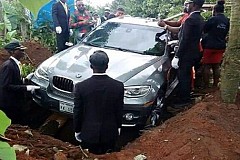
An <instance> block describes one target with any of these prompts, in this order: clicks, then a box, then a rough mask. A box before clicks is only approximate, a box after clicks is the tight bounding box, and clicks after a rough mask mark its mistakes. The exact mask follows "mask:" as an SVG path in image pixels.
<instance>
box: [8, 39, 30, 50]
mask: <svg viewBox="0 0 240 160" xmlns="http://www.w3.org/2000/svg"><path fill="white" fill-rule="evenodd" d="M4 49H6V50H9V51H13V50H16V49H20V50H25V49H27V47H25V46H23V45H22V44H20V42H19V41H16V40H14V41H12V42H10V43H8V44H7V45H6V46H5V47H4Z"/></svg>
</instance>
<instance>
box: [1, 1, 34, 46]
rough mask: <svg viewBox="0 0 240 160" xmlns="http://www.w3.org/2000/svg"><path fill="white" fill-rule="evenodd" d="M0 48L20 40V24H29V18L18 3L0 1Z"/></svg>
mask: <svg viewBox="0 0 240 160" xmlns="http://www.w3.org/2000/svg"><path fill="white" fill-rule="evenodd" d="M1 5H2V7H1V12H0V14H1V16H0V17H2V19H1V20H2V21H1V22H0V32H2V33H3V34H2V35H1V36H0V47H3V46H4V45H5V44H6V43H8V42H10V41H11V40H13V39H21V24H24V25H26V24H28V25H29V24H30V22H31V21H30V16H29V14H27V11H26V10H25V9H24V8H23V6H22V5H21V4H20V3H19V2H18V1H6V0H2V1H1Z"/></svg>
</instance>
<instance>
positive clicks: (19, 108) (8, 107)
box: [0, 41, 40, 124]
mask: <svg viewBox="0 0 240 160" xmlns="http://www.w3.org/2000/svg"><path fill="white" fill-rule="evenodd" d="M4 48H5V49H6V50H7V52H8V53H9V54H10V55H11V56H10V58H9V59H8V60H7V61H5V62H4V63H3V64H2V65H1V67H0V110H2V111H3V112H4V113H5V114H6V115H7V116H8V117H9V118H10V119H11V120H12V123H19V124H21V123H24V112H23V107H24V106H23V102H24V92H25V91H31V92H34V90H35V89H40V87H39V86H34V85H23V81H22V78H21V65H20V64H21V63H20V59H21V58H23V57H24V54H25V50H26V49H27V48H26V47H24V46H23V45H21V44H20V43H19V42H18V41H12V42H10V43H9V44H7V45H6V46H5V47H4ZM26 78H28V77H26Z"/></svg>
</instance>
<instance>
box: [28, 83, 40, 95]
mask: <svg viewBox="0 0 240 160" xmlns="http://www.w3.org/2000/svg"><path fill="white" fill-rule="evenodd" d="M26 87H27V91H30V92H31V93H32V94H33V92H34V91H35V90H36V89H40V86H34V85H27V86H26Z"/></svg>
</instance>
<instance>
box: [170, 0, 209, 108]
mask: <svg viewBox="0 0 240 160" xmlns="http://www.w3.org/2000/svg"><path fill="white" fill-rule="evenodd" d="M203 4H204V0H192V1H189V4H188V11H190V15H189V17H188V18H187V19H186V20H185V22H184V23H183V25H182V26H181V28H180V32H179V48H178V51H177V53H176V54H175V57H174V58H173V60H172V62H171V65H172V67H173V68H175V69H178V74H177V77H178V81H179V86H178V88H179V91H178V98H179V99H177V100H176V101H175V103H174V107H175V108H176V109H177V108H178V109H181V108H183V107H184V106H186V105H188V104H190V103H191V97H190V93H191V72H192V67H193V66H194V64H195V63H196V62H197V61H198V59H199V57H200V51H199V42H200V38H201V36H202V29H203V25H204V20H203V17H202V16H201V14H200V10H201V7H202V5H203Z"/></svg>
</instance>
